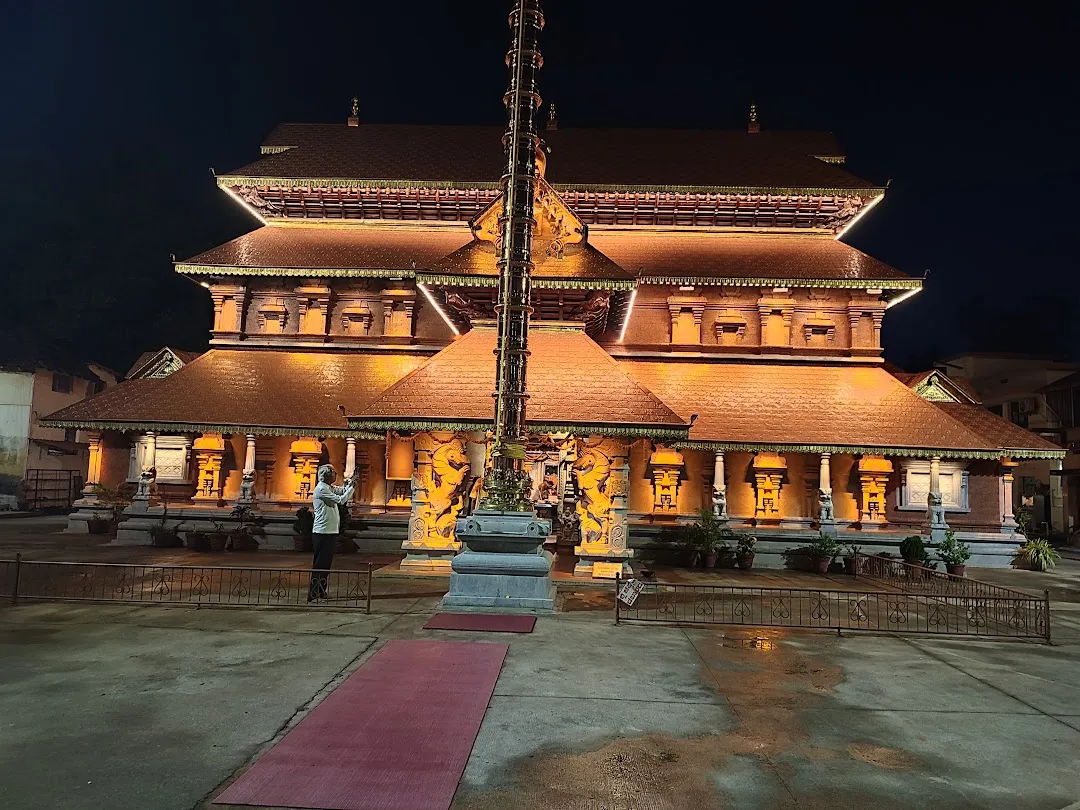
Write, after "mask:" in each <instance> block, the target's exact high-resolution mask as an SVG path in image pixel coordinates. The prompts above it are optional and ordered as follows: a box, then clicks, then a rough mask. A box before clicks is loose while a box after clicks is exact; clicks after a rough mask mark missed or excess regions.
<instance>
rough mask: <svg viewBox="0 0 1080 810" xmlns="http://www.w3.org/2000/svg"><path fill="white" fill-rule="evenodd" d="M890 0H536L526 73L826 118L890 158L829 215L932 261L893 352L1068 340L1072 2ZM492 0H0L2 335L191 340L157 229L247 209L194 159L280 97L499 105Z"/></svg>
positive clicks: (904, 357)
mask: <svg viewBox="0 0 1080 810" xmlns="http://www.w3.org/2000/svg"><path fill="white" fill-rule="evenodd" d="M865 5H870V4H860V6H865ZM889 5H891V4H873V8H872V9H865V10H860V8H859V7H857V6H854V5H853V4H822V3H816V4H806V3H801V4H786V3H772V4H756V5H754V6H753V7H750V8H742V9H736V10H733V9H732V8H731V6H732V4H726V3H725V4H719V3H711V2H709V3H705V2H702V3H690V2H678V0H667V2H663V3H658V4H656V5H655V6H654V7H653V8H651V9H649V8H648V7H646V6H644V5H643V4H631V3H625V2H608V1H607V0H589V1H588V2H580V0H579V2H570V0H546V2H544V10H545V13H546V15H547V19H548V26H547V29H546V30H545V33H544V38H543V51H544V54H545V57H546V64H545V66H544V69H543V70H542V72H541V75H540V84H541V91H542V93H543V94H544V96H545V98H547V99H552V100H554V101H556V103H557V105H558V108H559V117H560V121H561V122H562V124H563V125H564V126H593V125H606V126H618V125H645V126H700V127H741V126H744V125H745V119H746V108H747V105H748V104H749V102H750V101H751V99H753V100H754V101H756V103H757V104H758V107H759V110H760V115H761V121H762V125H763V126H764V127H766V128H777V129H785V128H792V129H794V128H798V129H818V128H820V129H827V130H832V131H834V132H835V133H836V134H837V135H838V136H839V137H840V139H841V142H842V143H843V144H844V146H845V147H846V148H847V152H848V155H849V162H848V167H849V168H850V169H851V170H852V171H854V172H855V173H857V174H860V175H862V176H865V177H867V178H868V179H871V180H875V181H885V180H890V179H891V181H892V183H891V186H890V189H889V193H888V195H887V197H886V200H885V202H884V203H882V204H881V205H879V206H878V207H877V208H876V209H875V211H874V212H873V214H872V215H871V216H870V217H869V218H867V219H866V220H864V221H863V222H862V223H860V225H859V226H858V228H857V229H856V230H855V231H853V232H852V235H851V237H850V238H849V239H848V241H850V242H851V243H852V244H854V245H856V246H857V247H859V248H861V249H863V250H866V251H867V252H870V253H873V254H874V255H876V256H878V257H879V258H881V259H883V260H884V261H887V262H889V263H891V264H893V265H895V266H896V267H898V268H900V269H901V270H904V271H906V272H908V273H911V274H914V275H921V274H922V273H923V272H924V271H925V270H927V269H929V270H930V276H929V279H928V282H927V285H926V290H925V291H924V292H923V293H922V294H921V295H919V296H916V297H915V298H914V299H911V300H910V301H908V302H906V303H904V304H903V305H901V306H899V307H897V308H895V309H893V310H891V311H890V313H889V316H888V317H887V318H886V320H885V333H884V340H885V345H886V354H887V357H888V358H889V359H891V360H892V361H894V362H896V363H898V364H900V365H902V366H907V367H909V368H918V367H923V366H926V365H927V364H928V363H929V362H930V361H931V360H932V359H934V358H935V357H938V356H943V355H946V354H950V353H955V352H959V351H965V350H998V351H1001V350H1012V351H1028V352H1043V353H1048V354H1055V355H1062V356H1070V357H1072V358H1074V359H1080V327H1078V326H1077V324H1076V320H1077V319H1076V318H1075V317H1073V316H1072V313H1073V312H1074V311H1075V306H1074V304H1073V302H1074V301H1076V300H1077V298H1078V293H1080V278H1078V274H1077V270H1078V266H1077V264H1078V263H1077V259H1076V252H1075V250H1074V246H1073V233H1074V231H1075V225H1074V224H1073V219H1074V217H1075V213H1074V209H1073V206H1072V204H1071V199H1072V195H1073V193H1074V189H1075V188H1076V186H1077V181H1078V180H1080V156H1078V150H1077V143H1078V136H1080V113H1078V112H1077V110H1078V106H1080V105H1078V102H1080V98H1078V95H1080V93H1078V91H1077V89H1076V88H1077V81H1076V79H1077V70H1076V68H1075V64H1074V58H1075V48H1076V42H1077V41H1080V25H1078V16H1077V13H1076V12H1075V11H1073V12H1071V15H1070V16H1063V14H1062V12H1056V13H1055V12H1051V11H1050V10H1049V9H1050V7H1049V6H1047V5H1043V4H1034V3H1023V4H1021V3H1017V4H1006V3H988V4H984V5H983V6H981V7H980V8H979V10H978V12H977V13H976V14H970V13H960V12H959V11H956V12H953V11H950V10H949V7H948V4H943V3H936V4H928V5H925V6H919V5H916V4H910V3H908V4H903V5H902V6H897V7H896V8H890V7H887V6H889ZM505 8H506V4H504V3H503V2H501V0H494V1H493V2H490V3H484V2H481V3H469V4H463V3H448V2H438V3H434V2H430V3H425V2H412V3H387V4H375V3H356V2H349V3H321V4H297V3H283V2H273V0H264V2H260V3H247V2H216V3H207V2H191V3H187V4H176V5H172V6H166V5H165V4H161V3H127V2H119V1H116V2H106V3H101V4H88V3H65V2H39V3H30V4H28V3H15V2H8V0H0V9H2V11H0V14H2V20H0V63H2V65H3V75H4V76H5V77H6V80H5V93H4V111H5V115H4V123H3V126H2V127H0V177H2V178H3V179H2V184H3V186H2V188H3V191H4V193H3V195H2V199H3V205H4V211H3V216H2V217H0V278H2V282H0V284H2V286H0V294H3V295H4V297H5V299H7V300H9V301H12V302H15V303H16V304H17V305H16V306H13V307H12V311H13V314H12V316H11V317H9V318H6V319H4V322H3V323H2V324H0V345H2V346H4V347H6V348H5V349H4V351H6V353H7V354H8V355H9V358H0V360H2V359H10V358H11V357H16V356H19V355H27V354H37V355H40V356H45V357H48V356H54V355H61V356H65V357H78V358H85V359H100V360H102V361H104V362H106V363H109V364H112V365H114V366H118V367H126V365H127V364H128V363H129V362H131V360H133V359H134V358H135V357H136V356H137V355H138V354H139V353H140V352H141V351H142V350H144V349H147V348H153V347H156V346H159V345H162V344H165V343H169V344H172V345H175V346H178V347H180V348H201V347H202V346H204V345H205V339H206V330H207V328H208V327H209V321H210V305H209V301H208V297H207V296H206V295H205V292H204V291H203V290H201V289H200V288H198V287H195V286H194V285H192V284H191V283H190V282H188V281H186V280H184V279H180V278H176V277H175V276H174V274H173V273H172V270H171V265H170V254H173V253H175V254H176V255H177V256H178V257H185V256H187V255H191V254H193V253H196V252H198V251H201V250H204V249H207V248H209V247H212V246H213V245H216V244H219V243H221V242H223V241H226V240H228V239H230V238H232V237H234V236H236V235H238V234H240V233H242V232H243V231H245V230H248V229H250V227H251V223H250V222H249V221H248V219H247V218H246V216H245V215H244V214H243V213H242V212H240V211H238V210H236V208H235V207H234V206H233V205H232V204H230V202H229V201H228V200H227V199H226V198H225V196H224V195H223V194H221V193H220V192H219V191H217V190H216V188H215V186H214V183H213V180H212V178H211V176H210V174H209V169H210V167H215V168H217V169H218V170H222V171H224V170H228V169H230V168H235V167H236V166H239V165H242V164H243V163H246V162H249V161H250V160H252V159H254V158H255V157H256V156H257V153H258V145H259V143H260V141H261V139H262V138H263V136H264V135H265V134H266V133H267V132H269V130H270V129H271V128H272V127H273V126H274V125H275V124H276V123H278V122H280V121H343V120H344V118H345V116H346V115H347V113H348V104H349V99H350V97H351V96H352V95H353V94H354V93H355V94H358V95H359V96H360V100H361V101H360V107H361V109H360V114H361V116H362V118H363V119H364V120H367V121H372V122H388V123H389V122H428V123H500V122H501V121H502V120H503V109H502V105H501V97H502V93H503V90H504V89H505V83H506V76H505V70H504V66H503V61H502V59H503V55H504V53H505V51H506V47H507V44H508V41H509V35H508V29H507V28H506V18H505ZM497 172H498V167H493V168H492V174H493V176H495V175H496V174H497Z"/></svg>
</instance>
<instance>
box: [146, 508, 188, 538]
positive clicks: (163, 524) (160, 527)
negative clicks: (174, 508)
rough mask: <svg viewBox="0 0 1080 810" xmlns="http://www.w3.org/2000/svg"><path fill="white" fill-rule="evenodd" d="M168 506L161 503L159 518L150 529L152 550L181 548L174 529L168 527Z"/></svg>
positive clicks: (178, 536)
mask: <svg viewBox="0 0 1080 810" xmlns="http://www.w3.org/2000/svg"><path fill="white" fill-rule="evenodd" d="M168 520H169V504H168V503H166V502H162V504H161V517H160V518H158V522H157V523H155V524H154V525H153V526H151V527H150V543H151V545H153V546H154V548H178V547H181V546H183V545H184V544H183V542H182V541H181V540H180V535H179V534H177V532H176V528H175V527H172V526H169V525H168Z"/></svg>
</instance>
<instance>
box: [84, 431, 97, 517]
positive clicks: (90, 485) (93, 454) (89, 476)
mask: <svg viewBox="0 0 1080 810" xmlns="http://www.w3.org/2000/svg"><path fill="white" fill-rule="evenodd" d="M86 439H87V441H88V442H90V461H89V463H88V464H87V467H86V483H85V484H84V485H83V489H82V491H83V496H84V498H89V499H92V500H95V501H96V500H97V494H96V489H95V487H96V486H97V485H98V484H100V483H101V432H100V431H97V430H91V431H89V432H87V434H86Z"/></svg>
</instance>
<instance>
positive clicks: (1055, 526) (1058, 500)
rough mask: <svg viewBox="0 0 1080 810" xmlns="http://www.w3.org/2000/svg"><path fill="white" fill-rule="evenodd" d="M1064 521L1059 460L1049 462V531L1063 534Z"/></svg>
mask: <svg viewBox="0 0 1080 810" xmlns="http://www.w3.org/2000/svg"><path fill="white" fill-rule="evenodd" d="M1066 528H1067V526H1066V519H1065V491H1064V489H1063V487H1062V480H1061V459H1055V460H1054V461H1052V462H1050V531H1051V532H1053V533H1054V534H1064V533H1065V530H1066Z"/></svg>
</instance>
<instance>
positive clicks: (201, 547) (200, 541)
mask: <svg viewBox="0 0 1080 810" xmlns="http://www.w3.org/2000/svg"><path fill="white" fill-rule="evenodd" d="M187 547H188V548H189V549H191V550H192V551H209V550H210V538H209V537H208V536H207V534H206V532H188V533H187Z"/></svg>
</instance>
